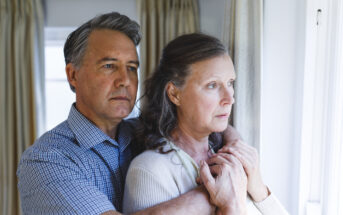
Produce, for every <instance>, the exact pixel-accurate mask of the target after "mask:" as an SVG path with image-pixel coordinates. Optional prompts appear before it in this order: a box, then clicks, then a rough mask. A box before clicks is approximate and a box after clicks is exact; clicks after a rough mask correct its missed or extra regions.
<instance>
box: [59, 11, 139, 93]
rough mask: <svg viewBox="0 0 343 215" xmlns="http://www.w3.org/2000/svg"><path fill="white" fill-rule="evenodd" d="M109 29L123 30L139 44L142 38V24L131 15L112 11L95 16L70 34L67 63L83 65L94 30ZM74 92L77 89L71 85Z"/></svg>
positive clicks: (65, 52) (77, 66)
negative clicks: (130, 16)
mask: <svg viewBox="0 0 343 215" xmlns="http://www.w3.org/2000/svg"><path fill="white" fill-rule="evenodd" d="M96 29H109V30H115V31H119V32H122V33H123V34H125V35H126V36H128V37H129V38H130V39H131V40H132V42H133V43H134V44H135V46H137V45H138V44H139V42H140V40H141V37H142V35H141V31H140V26H139V25H138V24H137V22H135V21H133V20H131V19H130V18H129V17H127V16H125V15H122V14H120V13H117V12H111V13H106V14H102V15H99V16H96V17H94V18H93V19H91V20H89V21H88V22H86V23H85V24H83V25H81V26H80V27H79V28H77V29H76V30H75V31H73V32H72V33H70V34H69V36H68V38H67V41H66V43H65V45H64V58H65V62H66V65H67V64H69V63H72V64H73V65H74V66H75V67H76V68H80V66H81V65H82V59H83V57H84V55H85V52H86V48H87V44H88V38H89V35H90V34H91V32H92V31H93V30H96ZM70 88H71V90H72V91H73V92H75V89H74V87H73V86H71V85H70Z"/></svg>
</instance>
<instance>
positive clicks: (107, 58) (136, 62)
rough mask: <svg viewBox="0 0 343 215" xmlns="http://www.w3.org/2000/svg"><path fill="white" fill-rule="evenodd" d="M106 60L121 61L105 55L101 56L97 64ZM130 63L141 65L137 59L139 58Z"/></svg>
mask: <svg viewBox="0 0 343 215" xmlns="http://www.w3.org/2000/svg"><path fill="white" fill-rule="evenodd" d="M104 61H119V60H118V59H117V58H111V57H104V58H101V59H100V60H98V61H97V62H96V64H100V63H101V62H104ZM129 63H133V64H136V65H137V67H139V61H137V60H130V61H129Z"/></svg>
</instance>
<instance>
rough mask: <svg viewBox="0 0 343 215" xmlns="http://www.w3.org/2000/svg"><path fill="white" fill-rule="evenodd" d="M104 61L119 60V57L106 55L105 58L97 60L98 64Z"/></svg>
mask: <svg viewBox="0 0 343 215" xmlns="http://www.w3.org/2000/svg"><path fill="white" fill-rule="evenodd" d="M104 61H118V59H117V58H111V57H104V58H101V59H100V60H98V61H97V62H96V64H99V63H101V62H104Z"/></svg>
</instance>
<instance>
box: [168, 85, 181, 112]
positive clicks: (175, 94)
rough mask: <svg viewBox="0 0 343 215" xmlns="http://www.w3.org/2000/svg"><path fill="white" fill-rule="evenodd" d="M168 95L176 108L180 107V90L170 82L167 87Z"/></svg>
mask: <svg viewBox="0 0 343 215" xmlns="http://www.w3.org/2000/svg"><path fill="white" fill-rule="evenodd" d="M166 91H167V95H168V97H169V99H170V101H171V102H173V103H174V104H175V105H176V106H179V105H180V90H179V88H177V87H176V86H175V85H174V84H173V83H172V82H168V84H167V87H166Z"/></svg>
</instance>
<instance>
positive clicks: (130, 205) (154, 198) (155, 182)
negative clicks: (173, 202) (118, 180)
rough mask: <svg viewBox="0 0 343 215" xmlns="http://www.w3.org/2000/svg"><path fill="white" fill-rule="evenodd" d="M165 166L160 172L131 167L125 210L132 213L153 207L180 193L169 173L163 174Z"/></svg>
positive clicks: (127, 178) (126, 189)
mask: <svg viewBox="0 0 343 215" xmlns="http://www.w3.org/2000/svg"><path fill="white" fill-rule="evenodd" d="M163 172H164V170H163V168H161V169H160V173H161V174H160V173H156V172H155V171H154V169H152V171H151V169H149V170H147V169H145V168H142V167H130V168H129V171H128V174H127V176H126V183H125V191H124V202H123V212H124V213H125V214H130V213H134V212H137V211H139V210H143V209H145V208H149V207H152V206H154V205H157V204H159V203H162V202H165V201H168V200H170V199H172V198H175V197H177V196H179V195H180V193H179V192H178V189H177V188H176V187H175V182H173V181H172V178H171V177H168V174H167V175H166V176H165V177H163V178H162V177H161V175H163Z"/></svg>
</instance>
